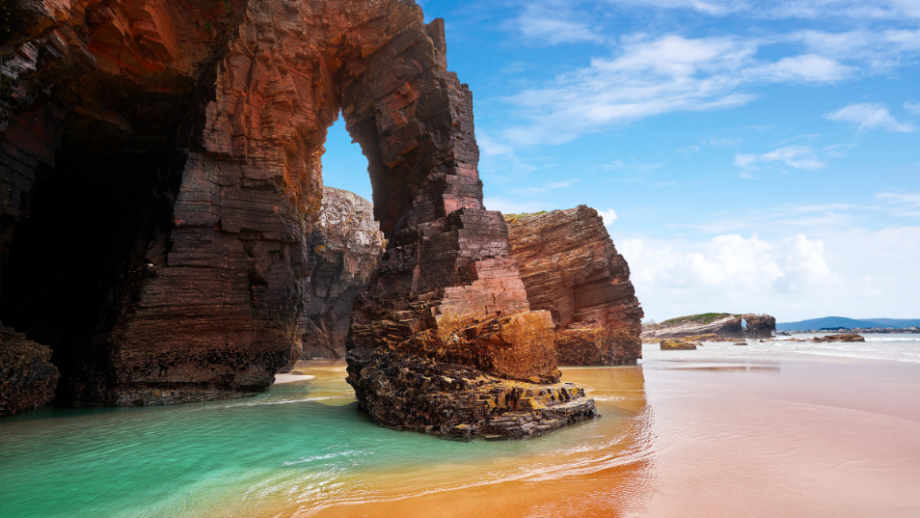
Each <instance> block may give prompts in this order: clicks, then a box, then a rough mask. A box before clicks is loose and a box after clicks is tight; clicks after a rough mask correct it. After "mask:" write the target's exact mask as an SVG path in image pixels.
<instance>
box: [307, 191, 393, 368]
mask: <svg viewBox="0 0 920 518" xmlns="http://www.w3.org/2000/svg"><path fill="white" fill-rule="evenodd" d="M318 227H319V233H316V232H315V233H314V242H315V243H316V244H315V245H314V248H313V249H314V252H315V253H316V267H315V268H314V269H313V274H312V275H311V277H310V284H311V285H312V288H313V290H312V293H311V294H310V295H311V297H310V299H309V301H308V302H307V304H306V306H305V310H304V319H305V320H304V323H303V327H304V332H303V334H302V337H301V338H302V342H303V352H302V358H303V359H314V358H344V357H345V339H346V337H347V336H348V327H349V324H350V323H351V309H352V305H353V304H354V299H355V296H357V295H358V293H360V292H361V291H363V290H364V289H365V288H366V287H367V284H368V282H369V281H370V277H371V274H372V273H373V271H374V268H376V266H377V258H378V257H379V256H380V254H381V253H382V252H383V249H384V245H385V240H384V238H383V233H382V232H380V226H379V224H378V223H377V222H376V221H375V220H374V206H373V205H372V204H371V203H370V202H369V201H367V200H365V199H364V198H362V197H360V196H358V195H356V194H354V193H351V192H348V191H344V190H341V189H335V188H332V187H328V186H325V187H323V209H322V215H321V216H320V219H319V225H318Z"/></svg>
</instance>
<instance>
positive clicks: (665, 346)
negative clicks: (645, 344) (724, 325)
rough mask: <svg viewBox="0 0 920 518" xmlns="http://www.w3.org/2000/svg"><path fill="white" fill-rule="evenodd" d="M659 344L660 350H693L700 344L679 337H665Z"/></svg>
mask: <svg viewBox="0 0 920 518" xmlns="http://www.w3.org/2000/svg"><path fill="white" fill-rule="evenodd" d="M659 345H660V347H661V350H662V351H695V350H696V348H697V347H698V346H699V345H700V344H699V343H696V342H692V341H690V340H681V339H679V338H665V339H664V340H662V341H661V343H660V344H659Z"/></svg>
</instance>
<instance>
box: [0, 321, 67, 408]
mask: <svg viewBox="0 0 920 518" xmlns="http://www.w3.org/2000/svg"><path fill="white" fill-rule="evenodd" d="M50 360H51V349H49V348H47V347H45V346H44V345H41V344H37V343H35V342H33V341H31V340H26V337H25V335H23V334H20V333H17V332H15V331H14V330H12V329H10V328H7V327H3V325H2V324H0V417H3V416H7V415H12V414H17V413H19V412H25V411H27V410H33V409H36V408H38V407H40V406H42V405H46V404H48V403H50V402H51V400H52V399H54V388H55V387H56V386H57V382H58V378H59V377H60V373H59V372H58V370H57V368H56V367H55V366H54V365H52V364H51V361H50Z"/></svg>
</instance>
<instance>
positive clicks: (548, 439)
mask: <svg viewBox="0 0 920 518" xmlns="http://www.w3.org/2000/svg"><path fill="white" fill-rule="evenodd" d="M798 337H800V338H811V337H812V335H801V336H798ZM917 338H918V335H868V336H866V340H867V341H866V342H865V343H827V344H817V343H814V342H791V341H786V340H770V341H764V342H759V341H749V342H748V345H747V346H736V345H733V344H731V343H706V344H705V345H704V346H703V347H701V348H700V349H698V350H696V351H660V349H659V347H658V346H657V345H651V344H647V345H645V346H644V347H643V355H644V360H642V364H641V365H639V366H633V367H592V368H566V369H563V379H565V380H566V381H572V382H575V383H578V384H580V385H582V386H584V387H585V388H586V389H587V391H588V395H589V397H592V398H594V399H595V401H596V403H597V407H598V410H599V411H600V413H601V415H602V417H601V418H600V419H596V420H591V421H586V422H583V423H579V424H577V425H574V426H571V427H568V428H565V429H562V430H559V431H556V432H554V433H552V434H549V435H547V436H544V437H538V438H535V439H531V440H523V441H499V442H488V441H472V442H453V441H445V440H441V439H437V438H434V437H429V436H426V435H423V434H419V433H414V432H404V431H395V430H389V429H386V428H381V427H378V426H376V425H374V424H373V423H372V422H371V421H370V419H369V418H368V416H367V415H366V414H364V413H362V412H360V411H359V410H358V409H357V404H356V402H355V399H354V394H353V392H352V390H351V387H349V386H348V384H347V383H346V382H345V376H346V374H345V371H344V367H343V366H341V365H326V364H313V365H311V366H310V367H309V368H308V369H307V373H308V374H312V375H314V376H316V378H315V379H314V380H311V381H302V382H296V383H290V384H283V385H275V386H274V387H272V388H271V389H270V390H269V391H267V392H265V393H263V394H260V395H258V396H256V397H253V398H247V399H238V400H229V401H215V402H208V403H196V404H189V405H179V406H171V407H149V408H126V409H116V408H102V407H93V408H82V409H73V408H70V409H64V408H46V409H42V410H38V411H34V412H29V413H26V414H23V415H20V416H15V417H12V418H6V419H3V420H0V517H3V518H21V517H48V518H52V517H68V518H70V517H73V518H80V517H93V518H108V517H132V518H133V517H167V516H168V517H178V518H183V517H196V518H198V517H201V518H211V517H214V518H216V517H231V516H232V517H247V518H260V517H300V516H401V517H402V518H409V517H411V516H419V515H425V516H494V515H496V514H495V513H496V512H499V511H498V510H499V509H500V510H501V511H500V512H501V515H502V516H521V517H524V516H527V517H536V516H595V515H596V516H608V515H616V516H664V515H668V516H682V514H681V512H678V511H679V510H680V509H682V507H681V506H682V505H683V506H685V507H686V505H689V504H688V502H691V501H696V504H694V505H697V506H699V507H698V508H697V510H698V511H699V512H698V513H697V515H700V516H703V515H705V516H710V517H716V516H719V517H721V516H738V515H746V516H777V515H783V516H818V515H827V516H834V517H835V518H839V517H843V516H869V515H877V516H881V515H886V516H902V515H903V516H917V514H911V513H912V512H913V511H920V499H917V500H918V501H914V500H911V499H910V498H911V497H910V494H912V492H911V491H907V490H904V489H903V488H906V487H917V484H920V460H917V459H920V441H918V439H917V437H920V413H918V412H917V409H916V408H914V407H912V406H910V405H909V404H908V403H910V402H911V401H912V399H910V398H907V399H905V398H903V397H901V396H902V395H903V394H911V393H914V392H915V391H916V390H920V387H918V386H917V385H918V380H920V376H917V373H918V372H920V365H918V364H920V340H918V339H917ZM877 360H895V362H897V363H892V362H884V361H881V362H880V361H877ZM893 380H894V381H893ZM895 381H896V382H895ZM777 405H780V406H777ZM854 412H855V413H854ZM783 416H789V418H788V419H784V418H783ZM848 427H849V428H853V429H852V430H849V429H848ZM838 436H839V437H838ZM812 439H813V440H812ZM853 441H862V442H858V443H853ZM774 447H775V448H774ZM771 448H773V449H771ZM905 448H906V449H905ZM774 450H775V451H774ZM906 451H910V452H916V453H917V455H916V456H915V455H913V453H910V454H907V453H905V452H906ZM793 452H794V455H793ZM752 459H753V460H752ZM873 459H876V460H877V461H878V462H876V463H875V464H872V465H870V464H871V463H872V462H874V461H873ZM754 460H756V462H754ZM867 463H869V464H867ZM876 464H877V465H876ZM842 466H844V467H846V468H845V469H844V468H842ZM790 470H792V471H794V472H795V473H796V476H787V475H784V474H786V473H788V472H789V471H790ZM809 470H810V471H809ZM805 473H811V475H810V478H803V474H805ZM747 479H752V480H756V482H751V483H750V484H748V483H741V482H740V481H743V480H747ZM832 482H833V483H832ZM842 487H853V488H863V489H861V490H859V491H850V490H847V491H844V492H841V488H842ZM868 487H875V488H878V491H880V492H884V491H888V492H889V493H891V494H886V495H884V497H882V496H880V495H881V493H879V494H870V493H867V492H866V491H865V490H864V489H865V488H868ZM726 489H731V492H730V493H725V492H724V490H726ZM688 491H689V492H688ZM726 494H731V495H736V496H737V498H735V500H736V501H737V502H736V503H738V505H742V504H743V503H744V502H750V501H756V500H757V499H758V498H759V499H761V500H763V503H764V507H763V508H762V509H761V508H756V509H755V508H738V509H735V508H732V507H731V506H726V505H723V504H724V502H720V498H724V497H725V495H726ZM720 495H721V496H720ZM694 499H695V500H694ZM752 499H753V500H752ZM895 501H897V502H899V503H898V506H899V507H898V509H899V510H898V511H897V512H895V511H892V510H890V509H880V508H878V507H877V506H878V504H879V503H891V502H895ZM681 502H683V504H682V503H681ZM780 503H781V504H782V506H787V508H783V509H784V512H780V513H779V514H777V513H776V512H773V511H778V509H779V508H777V509H774V508H773V507H775V506H776V505H780ZM476 505H478V506H479V507H476ZM662 506H664V507H662ZM667 506H677V507H674V508H670V507H667ZM771 506H772V507H771ZM663 508H667V509H668V511H667V512H663V511H662V512H659V511H661V510H662V509H663ZM656 509H657V511H656ZM689 509H691V508H690V507H687V510H689ZM771 509H772V510H771ZM760 511H763V512H762V513H761V512H760ZM902 511H903V512H902ZM878 512H881V513H883V514H877V513H878ZM381 513H383V514H381ZM420 513H421V514H420ZM675 513H676V514H675ZM771 513H772V514H771ZM816 513H817V514H816ZM821 513H824V514H821ZM872 513H876V514H872ZM885 513H887V514H885ZM898 513H901V514H898ZM684 514H686V513H684Z"/></svg>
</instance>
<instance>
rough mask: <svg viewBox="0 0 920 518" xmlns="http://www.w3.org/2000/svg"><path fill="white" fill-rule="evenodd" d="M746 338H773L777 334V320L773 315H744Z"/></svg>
mask: <svg viewBox="0 0 920 518" xmlns="http://www.w3.org/2000/svg"><path fill="white" fill-rule="evenodd" d="M743 318H744V323H745V328H744V337H745V338H772V337H773V334H774V333H776V318H774V317H773V316H772V315H754V314H747V315H744V317H743Z"/></svg>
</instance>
